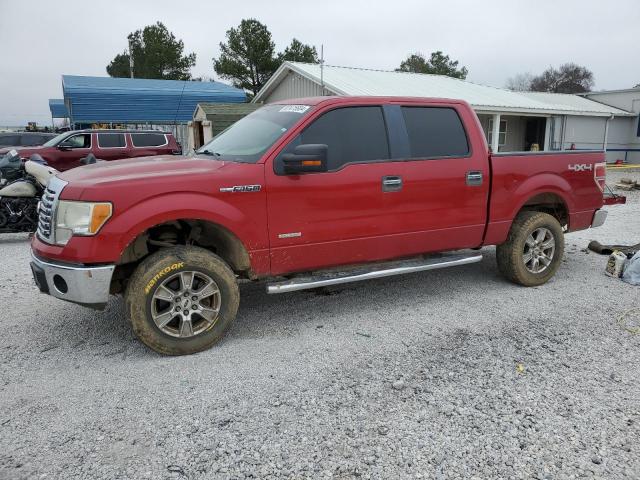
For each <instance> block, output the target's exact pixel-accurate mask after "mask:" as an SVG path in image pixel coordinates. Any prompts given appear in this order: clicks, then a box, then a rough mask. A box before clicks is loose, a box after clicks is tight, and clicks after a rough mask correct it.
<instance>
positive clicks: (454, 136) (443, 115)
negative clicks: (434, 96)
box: [402, 107, 469, 158]
mask: <svg viewBox="0 0 640 480" xmlns="http://www.w3.org/2000/svg"><path fill="white" fill-rule="evenodd" d="M402 115H403V117H404V122H405V124H406V126H407V133H408V134H409V147H410V149H411V158H430V157H464V156H465V155H467V154H468V153H469V144H468V142H467V135H466V133H465V131H464V127H463V126H462V122H461V121H460V117H459V116H458V113H457V112H456V111H455V110H454V109H453V108H436V107H402Z"/></svg>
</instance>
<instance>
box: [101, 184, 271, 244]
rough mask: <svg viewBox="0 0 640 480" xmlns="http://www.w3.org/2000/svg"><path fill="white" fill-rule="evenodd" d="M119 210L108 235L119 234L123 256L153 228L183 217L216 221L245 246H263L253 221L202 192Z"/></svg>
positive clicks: (160, 198) (162, 197) (163, 196)
mask: <svg viewBox="0 0 640 480" xmlns="http://www.w3.org/2000/svg"><path fill="white" fill-rule="evenodd" d="M115 210H116V211H115V212H114V218H113V219H112V221H110V222H108V223H107V225H105V227H108V228H105V231H104V235H105V237H106V236H111V235H113V236H114V237H115V238H114V239H113V240H115V241H116V243H117V245H118V251H119V255H121V254H122V252H124V250H125V249H126V248H127V246H128V245H129V244H130V243H131V242H133V241H134V240H135V239H136V237H137V236H138V235H140V234H141V233H143V232H144V231H146V230H148V229H149V228H151V227H153V226H155V225H159V224H161V223H166V222H170V221H173V220H180V219H191V220H205V221H209V222H212V223H216V224H218V225H220V226H222V227H224V228H226V229H227V230H229V231H231V232H232V233H233V234H235V235H236V236H237V237H238V239H239V240H240V241H241V242H242V243H243V245H244V247H245V249H247V250H252V249H257V248H260V246H259V242H256V239H257V238H259V237H258V236H252V235H251V222H249V219H248V218H247V215H246V214H245V213H243V212H242V211H241V210H239V209H238V208H237V207H235V206H233V205H231V204H229V203H227V202H224V201H222V200H220V199H219V198H215V197H211V196H208V195H204V194H201V193H197V192H183V193H172V194H161V195H158V196H155V197H150V198H147V199H145V200H144V201H142V202H140V203H138V204H136V205H134V206H133V207H130V208H128V209H127V210H125V211H124V212H118V211H117V205H116V207H115ZM254 233H257V232H254ZM101 234H102V232H101ZM262 235H264V233H262Z"/></svg>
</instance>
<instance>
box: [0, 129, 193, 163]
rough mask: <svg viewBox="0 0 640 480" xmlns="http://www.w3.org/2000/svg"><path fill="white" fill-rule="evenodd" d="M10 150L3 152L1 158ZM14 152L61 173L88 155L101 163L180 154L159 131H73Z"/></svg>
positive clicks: (177, 146)
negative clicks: (42, 160) (38, 161)
mask: <svg viewBox="0 0 640 480" xmlns="http://www.w3.org/2000/svg"><path fill="white" fill-rule="evenodd" d="M9 150H10V149H7V148H4V149H0V156H1V155H3V154H5V153H7V152H8V151H9ZM15 150H18V153H19V154H20V156H21V157H23V158H29V157H30V156H31V155H33V154H38V155H40V156H41V157H42V158H43V159H44V160H46V161H47V163H48V164H49V165H50V166H52V167H53V168H55V169H56V170H59V171H61V172H62V171H65V170H69V169H71V168H75V167H78V166H80V160H81V159H82V158H84V157H86V156H87V155H89V154H93V155H94V156H95V157H96V158H99V159H101V160H119V159H122V158H132V157H146V156H149V155H167V154H168V155H171V154H177V153H181V150H180V147H179V145H178V143H177V142H176V139H175V138H174V136H173V134H171V133H168V132H160V131H157V130H72V131H70V132H65V133H62V134H60V135H57V136H55V137H54V138H52V139H50V140H49V141H47V142H45V143H44V144H43V145H40V146H32V147H19V148H15Z"/></svg>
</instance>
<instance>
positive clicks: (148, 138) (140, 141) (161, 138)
mask: <svg viewBox="0 0 640 480" xmlns="http://www.w3.org/2000/svg"><path fill="white" fill-rule="evenodd" d="M131 143H132V144H133V146H134V147H160V146H162V145H166V144H167V139H166V138H165V135H164V133H132V134H131Z"/></svg>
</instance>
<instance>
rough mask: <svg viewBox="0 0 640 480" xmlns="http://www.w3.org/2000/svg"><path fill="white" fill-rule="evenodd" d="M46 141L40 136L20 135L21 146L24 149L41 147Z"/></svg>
mask: <svg viewBox="0 0 640 480" xmlns="http://www.w3.org/2000/svg"><path fill="white" fill-rule="evenodd" d="M45 141H46V140H44V138H43V137H42V136H41V135H30V134H27V135H22V145H24V146H25V147H35V146H37V145H42V144H43V143H44V142H45Z"/></svg>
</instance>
